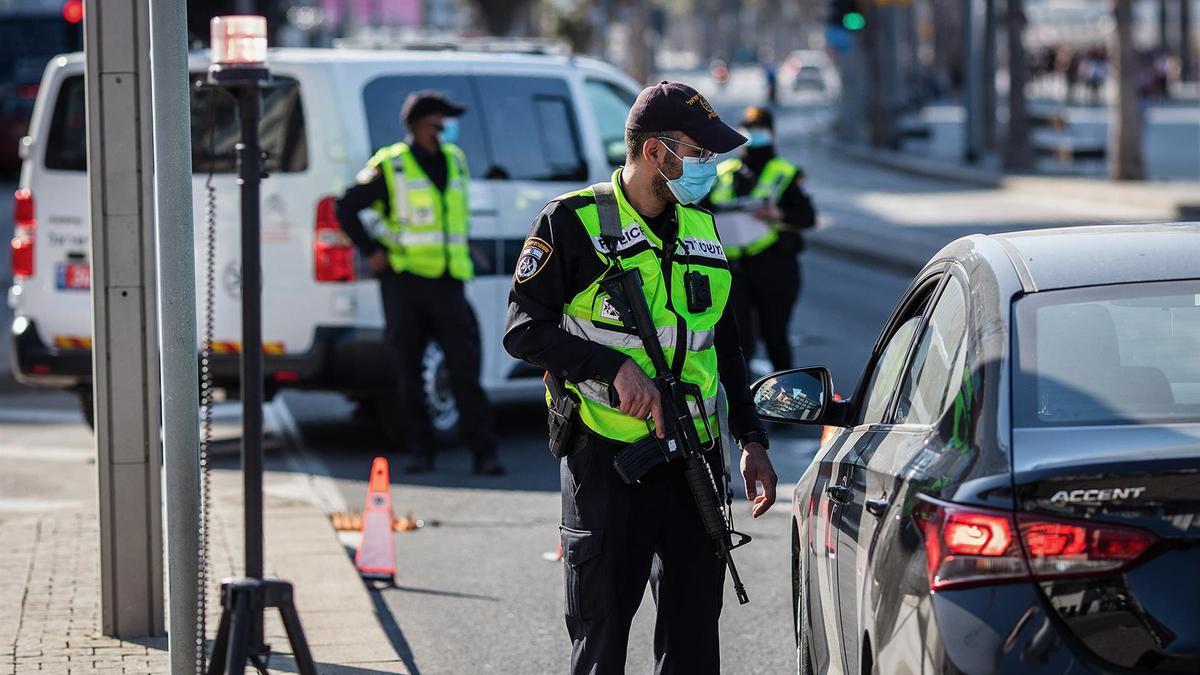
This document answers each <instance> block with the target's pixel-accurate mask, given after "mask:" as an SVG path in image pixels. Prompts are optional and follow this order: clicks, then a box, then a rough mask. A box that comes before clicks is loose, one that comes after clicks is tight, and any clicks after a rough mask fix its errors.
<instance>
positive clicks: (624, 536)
mask: <svg viewBox="0 0 1200 675" xmlns="http://www.w3.org/2000/svg"><path fill="white" fill-rule="evenodd" d="M625 126H626V131H625V145H626V165H625V166H624V167H622V168H620V169H618V170H617V171H616V172H615V173H614V174H613V176H612V179H611V183H610V184H609V185H610V187H607V188H602V189H604V190H605V191H606V193H607V194H608V195H610V196H609V197H608V199H610V200H611V199H615V202H612V201H607V200H606V203H608V204H612V205H613V207H614V211H613V213H614V216H619V221H620V222H619V224H618V225H619V227H620V237H619V238H618V237H615V236H612V235H611V234H610V235H608V236H602V235H603V226H602V225H601V222H600V219H601V216H600V209H599V208H598V206H597V197H596V189H595V188H596V186H593V187H591V188H586V189H583V190H579V191H577V192H573V193H568V194H566V195H563V196H561V197H559V198H557V199H555V200H554V201H552V202H550V203H549V204H548V205H547V206H546V207H545V209H543V211H542V213H541V214H540V215H539V216H538V218H537V219H536V220H535V221H534V223H533V227H532V229H531V231H530V233H529V237H528V238H527V239H526V241H525V246H524V248H523V250H522V253H521V255H520V257H518V259H517V265H516V272H515V275H514V278H513V287H512V291H511V293H510V295H509V308H508V320H507V325H506V332H505V336H504V346H505V349H507V350H508V352H509V353H510V354H512V355H513V356H514V357H516V358H519V359H524V360H526V361H528V362H529V363H532V364H533V365H536V366H538V367H540V368H543V369H545V370H546V371H547V380H548V385H549V389H550V393H551V404H552V407H553V409H554V410H559V409H560V407H559V406H558V404H559V403H560V402H561V401H563V399H564V397H566V399H567V400H569V401H570V402H572V403H574V404H577V405H578V410H577V417H575V418H574V419H572V420H571V423H570V424H568V425H567V426H566V427H563V426H562V425H558V424H556V423H552V438H551V448H552V452H554V451H555V450H557V452H556V454H557V455H561V456H563V459H562V468H561V491H562V528H561V533H562V545H563V555H564V560H565V563H566V564H565V565H564V573H565V575H566V621H567V630H568V633H569V634H570V636H571V640H572V643H573V649H572V655H571V672H572V673H621V672H624V667H625V656H626V646H627V644H628V637H629V628H630V623H631V621H632V620H633V616H634V613H635V611H636V610H637V607H638V605H639V604H640V603H641V600H642V595H643V593H644V592H645V586H646V582H647V580H649V581H650V583H651V584H652V587H653V589H654V595H655V599H656V604H657V607H658V619H657V624H656V626H655V635H654V650H655V654H656V659H657V668H656V672H658V673H687V674H688V675H704V674H706V673H718V672H719V671H720V641H719V635H718V630H717V625H718V619H719V617H720V613H721V604H722V589H723V587H724V582H725V567H724V564H723V563H722V561H721V560H720V559H718V558H717V556H716V555H715V548H714V545H713V543H712V540H711V539H709V537H708V535H707V533H706V531H705V528H704V526H703V524H702V521H701V519H700V514H699V511H698V509H697V505H696V502H695V499H694V497H693V495H692V492H691V490H690V488H689V486H688V483H687V481H686V480H685V473H684V470H683V464H684V462H683V461H669V462H666V463H663V464H660V465H658V466H656V467H655V468H653V469H651V470H650V471H649V472H648V473H646V474H645V476H644V477H643V478H642V479H641V481H640V482H639V483H636V484H628V483H626V482H625V481H624V480H623V479H622V477H621V475H620V474H618V472H617V470H616V469H615V468H614V464H613V461H614V457H615V456H616V455H617V454H618V453H619V452H621V451H622V450H624V449H626V448H629V447H631V446H633V445H635V444H637V443H639V442H642V441H644V440H645V439H646V438H647V437H649V436H650V434H651V432H650V431H649V426H648V420H653V422H654V425H655V428H656V429H664V428H665V427H664V424H663V422H664V420H663V419H662V407H661V402H660V397H659V391H658V389H657V388H656V387H655V385H654V384H653V382H652V381H651V379H650V377H649V376H650V375H653V374H654V373H653V370H654V368H653V366H652V365H651V363H650V358H649V357H648V356H647V353H646V350H645V349H644V347H643V343H642V342H641V341H640V340H639V339H638V338H637V337H636V336H631V335H630V334H629V331H628V330H627V329H626V328H624V327H623V326H622V324H621V321H620V317H619V310H617V309H616V307H615V306H614V303H613V302H612V300H611V298H609V297H607V296H606V294H605V293H604V292H603V291H602V290H601V289H600V280H601V278H602V277H604V276H605V275H606V274H607V273H609V272H610V271H613V270H615V269H616V268H618V267H619V268H621V269H623V270H630V269H636V270H637V271H638V272H639V274H640V277H641V283H642V287H643V290H644V292H645V296H646V301H647V304H648V305H649V307H650V312H651V314H652V315H653V321H654V324H655V327H656V329H657V331H658V334H659V340H660V342H662V346H663V348H664V351H665V353H666V354H668V355H671V356H670V358H671V359H672V362H673V363H672V370H673V371H675V373H676V375H678V376H679V377H680V379H682V380H683V381H684V382H687V383H691V384H695V385H697V386H698V387H699V389H700V391H701V394H702V397H703V399H704V401H703V408H704V410H703V412H702V413H701V412H700V411H699V410H695V411H694V414H695V415H697V416H699V415H701V414H702V415H703V416H705V417H709V418H710V419H712V420H713V421H714V422H715V420H716V419H717V413H718V411H717V408H716V405H717V404H716V402H717V400H718V397H717V393H718V392H717V390H718V381H719V382H720V383H721V385H723V386H724V389H725V391H726V394H727V398H728V416H729V420H728V427H729V432H730V434H731V436H732V437H733V438H734V439H736V440H737V441H738V443H739V445H740V446H741V449H742V455H741V473H742V477H743V479H744V481H745V485H746V493H747V496H748V498H749V499H751V500H752V501H753V502H754V505H753V508H752V514H753V515H754V516H755V517H758V516H760V515H762V514H763V513H765V512H766V511H767V509H768V508H770V506H771V504H772V503H773V502H774V500H775V484H776V476H775V473H774V470H773V469H772V467H771V460H770V459H769V458H768V456H767V437H766V434H765V432H764V431H763V429H762V427H761V426H760V425H759V422H758V419H757V416H756V414H755V409H754V405H753V403H752V401H751V399H750V393H749V390H748V387H747V374H746V366H745V361H744V359H743V357H742V352H741V349H740V347H739V346H738V331H737V326H736V323H735V320H734V316H733V313H732V312H731V311H729V310H728V308H727V304H726V303H727V299H728V295H729V284H730V275H729V270H728V266H727V264H726V260H725V256H724V254H723V253H722V248H721V245H720V242H719V240H718V238H717V232H716V228H715V226H714V224H713V219H712V216H711V215H710V214H709V213H708V212H707V211H704V210H703V209H699V208H696V207H694V206H691V204H693V203H695V202H696V201H698V200H700V199H701V198H703V197H704V196H705V195H706V194H708V191H709V190H710V189H711V187H712V183H713V181H714V180H715V177H716V171H715V170H716V163H715V155H716V153H720V152H728V151H730V150H733V149H734V148H736V147H737V146H739V145H741V144H742V143H743V142H745V138H743V137H742V135H741V134H739V133H738V132H737V131H735V130H734V129H732V128H731V127H729V126H727V125H726V124H725V123H724V122H722V121H721V119H720V118H719V117H718V115H717V113H716V112H715V111H714V110H713V109H712V107H711V106H710V105H709V103H708V101H707V100H705V99H704V97H703V96H701V95H700V94H699V93H697V92H696V90H695V89H692V88H691V87H689V86H687V85H685V84H681V83H676V82H663V83H660V84H657V85H654V86H651V87H648V88H647V89H645V90H644V91H642V93H641V94H640V95H639V96H638V98H637V100H636V102H635V103H634V105H633V108H632V109H631V110H630V112H629V116H628V118H627V120H626V125H625ZM598 185H600V186H603V185H604V184H598ZM617 219H618V217H614V218H613V219H612V220H617ZM609 222H612V221H611V220H610V221H609ZM610 232H611V230H610ZM672 279H675V280H677V281H678V283H673V282H672ZM685 288H686V289H687V290H686V291H685V290H684V289H685ZM698 407H699V406H697V408H698ZM552 419H554V417H553V415H552ZM571 427H575V431H574V432H573V434H571V433H569V432H568V433H569V436H568V437H567V438H563V437H562V436H561V434H559V433H556V432H555V431H554V429H563V428H566V429H568V430H569V429H570V428H571ZM697 428H698V429H699V428H700V422H699V421H698V422H697ZM700 433H701V435H702V437H703V433H702V432H700ZM724 451H725V452H727V451H728V449H724ZM721 455H722V451H721V450H717V451H712V452H708V453H707V457H706V459H707V460H708V461H709V464H710V468H711V469H712V471H713V473H714V474H715V475H717V476H720V475H722V471H723V459H722V457H721ZM760 483H761V486H762V489H761V493H760V491H759V487H758V486H759V484H760Z"/></svg>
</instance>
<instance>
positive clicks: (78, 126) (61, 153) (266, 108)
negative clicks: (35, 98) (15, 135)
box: [45, 74, 308, 173]
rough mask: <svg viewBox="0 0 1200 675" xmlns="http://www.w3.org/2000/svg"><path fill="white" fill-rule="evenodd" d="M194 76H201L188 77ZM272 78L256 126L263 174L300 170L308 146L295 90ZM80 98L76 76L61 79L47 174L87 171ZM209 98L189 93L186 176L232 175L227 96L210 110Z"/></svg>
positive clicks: (232, 123) (233, 133)
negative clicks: (263, 161) (189, 136)
mask: <svg viewBox="0 0 1200 675" xmlns="http://www.w3.org/2000/svg"><path fill="white" fill-rule="evenodd" d="M197 77H202V75H199V74H194V75H193V78H197ZM275 79H276V81H277V82H278V83H279V84H280V86H278V87H275V88H272V89H271V90H270V91H268V92H267V93H266V94H265V95H264V97H263V117H262V123H261V124H260V126H259V134H260V136H261V139H260V140H261V144H262V148H263V150H264V151H265V152H266V154H267V160H266V167H265V168H266V170H267V171H268V172H269V173H289V172H296V171H304V170H305V169H306V168H308V141H307V132H306V129H305V125H304V111H303V109H302V107H301V105H300V88H299V85H298V83H297V82H296V81H295V80H292V79H290V78H286V77H276V78H275ZM85 96H86V94H85V91H84V86H83V76H82V75H72V76H70V77H66V78H63V82H62V86H61V87H60V88H59V91H58V100H57V101H55V103H54V112H53V114H52V115H51V117H50V131H49V133H48V134H47V138H46V156H45V165H46V168H47V169H55V170H58V171H86V170H87V138H86V136H85V135H84V130H85V127H86V124H87V115H86V114H85V110H84V99H85ZM210 96H213V91H212V90H210V89H199V90H197V89H193V91H192V171H193V172H194V173H207V172H208V171H209V170H210V169H211V170H212V171H213V172H214V173H233V172H234V171H236V170H237V155H236V145H237V137H238V127H237V115H236V110H235V107H234V103H233V100H232V99H230V98H229V97H228V96H227V95H224V94H217V95H216V96H215V98H213V99H212V103H213V105H212V106H211V107H210V106H209V100H210V98H209V97H210ZM210 132H211V133H210ZM210 147H211V150H212V151H211V152H210Z"/></svg>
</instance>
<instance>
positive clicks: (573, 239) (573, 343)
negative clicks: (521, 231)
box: [504, 196, 765, 442]
mask: <svg viewBox="0 0 1200 675" xmlns="http://www.w3.org/2000/svg"><path fill="white" fill-rule="evenodd" d="M579 200H586V202H590V201H591V198H590V197H581V196H575V197H568V198H567V199H565V200H556V201H552V202H550V203H549V204H547V205H546V208H544V209H543V210H542V212H541V214H540V215H538V217H537V219H536V220H535V221H534V223H533V227H532V229H531V230H530V232H529V237H530V239H532V238H534V237H536V238H537V239H540V240H541V242H543V243H544V244H545V245H546V246H548V247H549V249H550V250H549V251H548V252H547V253H546V254H545V255H543V256H542V257H541V258H540V259H539V262H538V263H537V265H536V269H534V270H533V271H532V273H530V270H529V269H526V270H524V272H523V274H522V276H521V278H520V279H517V278H515V277H514V282H513V287H512V291H511V292H510V293H509V296H508V303H509V304H508V319H507V323H506V325H505V333H504V348H505V349H506V350H508V353H509V354H512V355H513V357H515V358H518V359H523V360H525V361H528V362H529V363H532V364H533V365H535V366H538V367H539V368H544V369H545V370H547V371H549V372H552V373H556V374H558V375H559V376H561V377H563V378H565V379H566V380H568V381H571V382H582V381H584V380H589V379H595V380H600V381H601V382H605V383H607V384H609V385H611V384H612V381H613V378H614V377H616V375H617V371H618V370H619V369H620V368H621V365H622V364H623V363H624V362H625V359H626V358H627V357H626V356H625V355H624V354H622V353H620V352H618V351H616V350H614V349H611V348H609V347H606V346H604V345H600V344H596V343H594V342H591V341H589V340H585V339H583V338H581V337H578V336H575V335H571V334H570V333H567V332H566V331H565V330H563V329H562V328H560V327H559V322H560V321H561V320H562V315H563V308H564V307H565V306H566V305H567V304H568V303H570V302H571V299H572V298H574V297H575V296H576V295H578V294H579V293H580V292H582V291H583V290H584V289H586V288H587V287H588V286H590V285H591V284H592V282H593V281H595V280H596V279H598V278H599V277H600V276H601V275H602V274H603V273H604V272H605V270H606V269H607V268H606V266H605V263H603V262H601V260H600V259H599V258H598V257H597V256H596V253H595V248H594V247H593V245H592V241H591V238H590V237H589V236H588V233H587V230H586V229H584V226H583V223H581V222H580V221H579V217H578V216H577V215H576V214H575V210H574V209H575V208H577V207H578V206H579V205H580V203H586V202H579ZM577 202H579V203H577ZM643 219H644V220H646V224H647V225H649V226H650V228H651V230H653V231H654V233H655V234H656V235H658V236H659V238H660V239H663V240H664V241H673V240H675V239H676V232H677V231H678V224H677V223H676V219H675V209H674V208H673V207H672V208H669V209H667V211H666V212H664V214H663V215H661V216H659V217H658V218H655V219H648V218H645V217H643ZM664 235H665V236H664ZM527 241H528V240H527ZM714 340H715V347H716V350H717V369H718V372H719V374H720V379H721V384H723V385H724V387H725V394H726V397H727V398H728V401H729V427H730V432H731V434H732V435H733V437H734V438H735V439H737V440H739V441H743V442H746V441H752V440H756V441H764V440H765V434H764V433H763V431H762V426H761V425H760V424H759V421H758V416H757V415H756V414H755V410H754V404H753V402H752V401H751V400H750V391H749V388H748V386H747V385H748V381H747V377H748V376H747V372H746V361H745V359H744V358H743V356H742V350H741V346H740V345H739V344H738V331H737V324H736V323H735V320H734V317H733V310H732V309H731V308H730V307H728V306H727V307H726V309H725V313H724V315H722V317H721V319H720V321H719V322H718V323H717V326H716V334H715V336H714Z"/></svg>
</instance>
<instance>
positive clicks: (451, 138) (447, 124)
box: [442, 117, 458, 143]
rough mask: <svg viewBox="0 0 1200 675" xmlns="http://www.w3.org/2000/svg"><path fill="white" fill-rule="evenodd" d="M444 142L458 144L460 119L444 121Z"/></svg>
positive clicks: (450, 118)
mask: <svg viewBox="0 0 1200 675" xmlns="http://www.w3.org/2000/svg"><path fill="white" fill-rule="evenodd" d="M442 142H443V143H457V142H458V118H457V117H447V118H446V119H444V120H442Z"/></svg>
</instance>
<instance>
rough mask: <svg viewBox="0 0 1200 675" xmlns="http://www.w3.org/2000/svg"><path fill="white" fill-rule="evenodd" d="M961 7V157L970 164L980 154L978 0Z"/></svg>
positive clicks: (964, 2) (980, 88)
mask: <svg viewBox="0 0 1200 675" xmlns="http://www.w3.org/2000/svg"><path fill="white" fill-rule="evenodd" d="M962 8H963V20H962V23H963V55H964V58H963V75H964V77H963V102H964V103H965V106H966V112H967V114H966V119H964V120H963V160H964V161H966V162H968V163H971V164H974V163H975V162H977V161H979V157H980V155H981V154H982V151H983V148H982V145H983V142H982V141H983V139H982V135H983V134H982V131H983V125H982V121H983V120H982V117H981V113H982V110H980V108H982V107H983V81H982V79H981V75H982V73H980V65H981V64H980V62H981V60H982V59H981V58H980V57H981V54H982V50H983V45H982V44H981V40H980V38H981V37H982V36H981V35H980V30H979V29H980V25H979V24H980V19H981V17H980V16H979V11H978V0H962Z"/></svg>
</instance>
